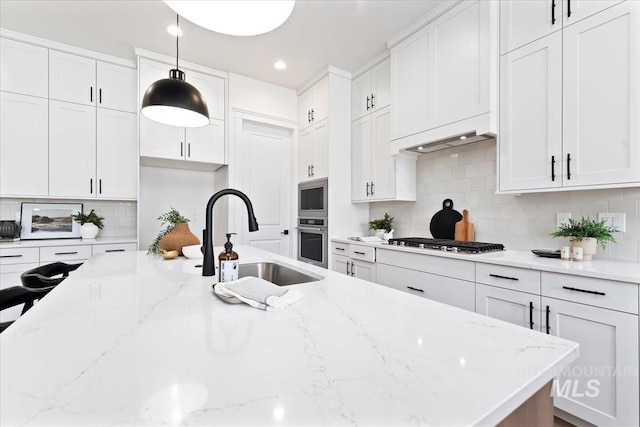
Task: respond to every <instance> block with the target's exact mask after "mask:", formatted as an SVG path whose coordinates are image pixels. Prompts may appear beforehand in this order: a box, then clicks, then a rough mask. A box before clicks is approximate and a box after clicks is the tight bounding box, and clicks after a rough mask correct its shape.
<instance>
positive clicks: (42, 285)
mask: <svg viewBox="0 0 640 427" xmlns="http://www.w3.org/2000/svg"><path fill="white" fill-rule="evenodd" d="M81 265H82V263H80V264H66V263H64V262H54V263H51V264H47V265H41V266H40V267H36V268H32V269H31V270H27V271H25V272H24V273H22V274H21V275H20V280H21V281H22V286H24V287H25V288H28V289H32V290H39V291H44V294H43V295H42V296H44V295H46V294H47V293H48V292H49V291H50V290H51V289H53V288H55V287H56V286H57V285H58V284H59V283H60V282H62V281H63V280H64V279H66V278H67V277H68V276H69V272H71V271H74V270H77V269H78V267H80V266H81ZM40 298H42V297H40Z"/></svg>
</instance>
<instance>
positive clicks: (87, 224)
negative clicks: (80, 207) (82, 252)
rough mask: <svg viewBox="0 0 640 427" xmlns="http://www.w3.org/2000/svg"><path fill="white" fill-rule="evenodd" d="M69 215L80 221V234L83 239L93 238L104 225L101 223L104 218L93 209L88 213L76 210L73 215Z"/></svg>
mask: <svg viewBox="0 0 640 427" xmlns="http://www.w3.org/2000/svg"><path fill="white" fill-rule="evenodd" d="M71 217H72V218H73V219H74V220H75V221H76V222H79V223H80V236H81V237H82V238H83V239H95V238H96V236H97V235H98V232H99V231H100V230H102V228H103V227H104V224H102V220H103V219H104V218H103V217H101V216H98V214H96V212H95V210H93V209H91V212H89V213H88V214H83V213H82V212H78V213H77V214H75V215H71Z"/></svg>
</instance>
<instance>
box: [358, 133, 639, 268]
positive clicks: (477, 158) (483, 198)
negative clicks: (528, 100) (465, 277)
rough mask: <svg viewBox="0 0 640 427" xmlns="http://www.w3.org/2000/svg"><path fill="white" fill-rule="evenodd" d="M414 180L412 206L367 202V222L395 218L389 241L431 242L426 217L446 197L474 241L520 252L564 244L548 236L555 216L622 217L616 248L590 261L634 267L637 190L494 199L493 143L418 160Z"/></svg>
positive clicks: (561, 240) (585, 191) (636, 245)
mask: <svg viewBox="0 0 640 427" xmlns="http://www.w3.org/2000/svg"><path fill="white" fill-rule="evenodd" d="M417 180H418V181H417V192H418V194H417V201H416V202H385V203H370V206H369V216H370V218H371V219H373V218H381V217H382V216H383V215H384V213H385V212H389V214H390V215H391V216H394V217H395V218H396V220H395V222H394V225H395V229H396V232H395V233H394V236H395V237H409V236H418V237H431V234H430V232H429V222H430V221H431V217H432V216H433V215H434V214H435V213H436V212H437V211H439V210H440V209H442V201H443V200H444V199H447V198H450V199H452V200H453V203H454V209H456V210H457V211H459V212H462V210H463V209H468V210H469V220H470V221H471V222H473V223H474V224H475V230H476V240H478V241H485V242H495V243H502V244H504V245H505V246H506V247H507V248H508V249H517V250H525V251H528V250H531V249H536V248H559V247H560V246H565V245H566V240H564V239H554V238H552V237H550V236H549V233H551V232H553V231H554V230H555V229H556V213H558V212H571V215H572V217H573V218H576V219H577V218H580V217H582V216H589V217H591V218H594V219H597V216H598V213H599V212H621V213H626V220H627V224H626V230H627V231H626V232H625V233H615V234H616V235H615V238H616V240H617V241H618V243H617V244H610V245H609V247H608V249H607V250H606V251H602V250H600V249H598V253H597V255H596V256H597V257H598V258H608V259H615V260H626V261H632V262H640V251H639V249H640V213H639V212H640V188H625V189H610V190H581V191H563V192H550V193H538V194H523V195H521V196H511V195H499V194H495V190H496V143H495V140H490V141H483V142H479V143H475V144H469V145H466V146H461V147H457V148H449V149H446V150H442V151H436V152H433V153H427V154H422V155H420V157H419V158H418V164H417Z"/></svg>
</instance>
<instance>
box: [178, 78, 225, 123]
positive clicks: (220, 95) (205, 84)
mask: <svg viewBox="0 0 640 427" xmlns="http://www.w3.org/2000/svg"><path fill="white" fill-rule="evenodd" d="M185 80H186V81H187V83H190V84H192V85H193V86H195V88H196V89H198V90H199V91H200V93H201V94H202V96H203V97H204V100H205V102H206V103H207V108H208V109H209V117H210V118H212V119H219V120H224V79H222V78H220V77H215V76H210V75H208V74H203V73H198V72H197V71H191V70H187V71H186V76H185Z"/></svg>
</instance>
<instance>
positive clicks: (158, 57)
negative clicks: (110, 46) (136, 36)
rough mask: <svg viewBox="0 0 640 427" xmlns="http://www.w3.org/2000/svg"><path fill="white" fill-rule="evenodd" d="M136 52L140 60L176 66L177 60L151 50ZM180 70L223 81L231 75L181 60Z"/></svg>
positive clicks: (139, 49) (138, 49) (137, 49)
mask: <svg viewBox="0 0 640 427" xmlns="http://www.w3.org/2000/svg"><path fill="white" fill-rule="evenodd" d="M134 51H135V54H136V56H137V57H139V58H147V59H151V60H154V61H158V62H163V63H165V64H167V65H170V66H173V65H175V61H176V59H175V58H174V57H172V56H167V55H163V54H161V53H156V52H152V51H150V50H145V49H141V48H139V47H136V48H135V49H134ZM180 68H188V69H189V70H192V71H197V72H199V73H204V74H209V75H211V76H216V77H221V78H223V79H228V78H229V73H227V72H226V71H220V70H217V69H215V68H210V67H205V66H204V65H200V64H196V63H193V62H189V61H185V60H183V59H180ZM167 71H168V70H167Z"/></svg>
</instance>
